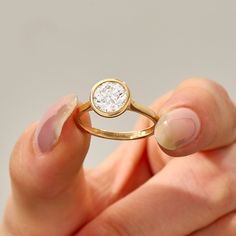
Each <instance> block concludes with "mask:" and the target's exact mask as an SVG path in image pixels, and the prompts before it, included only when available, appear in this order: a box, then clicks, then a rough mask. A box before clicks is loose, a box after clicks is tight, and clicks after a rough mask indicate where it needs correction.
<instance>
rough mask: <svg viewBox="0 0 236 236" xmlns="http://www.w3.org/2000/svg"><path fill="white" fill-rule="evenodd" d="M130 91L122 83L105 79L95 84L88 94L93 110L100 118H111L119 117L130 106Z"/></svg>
mask: <svg viewBox="0 0 236 236" xmlns="http://www.w3.org/2000/svg"><path fill="white" fill-rule="evenodd" d="M130 97H131V96H130V90H129V88H128V86H127V85H126V83H125V82H124V81H121V80H118V79H113V78H111V79H105V80H101V81H99V82H98V83H96V84H95V85H94V86H93V88H92V90H91V93H90V103H91V106H92V108H93V110H94V111H95V112H96V113H97V114H98V115H100V116H103V117H107V118H112V117H116V116H119V115H121V114H122V113H124V112H125V111H126V109H127V108H128V106H129V105H130V99H131V98H130Z"/></svg>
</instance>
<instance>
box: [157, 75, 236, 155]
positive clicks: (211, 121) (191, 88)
mask: <svg viewBox="0 0 236 236" xmlns="http://www.w3.org/2000/svg"><path fill="white" fill-rule="evenodd" d="M159 115H160V116H161V118H160V120H159V122H158V124H157V126H156V130H155V136H156V139H157V141H158V143H159V144H160V145H161V147H162V149H163V150H164V151H165V152H166V153H167V154H169V155H172V156H184V155H188V154H191V153H194V152H196V151H200V150H209V149H214V148H219V147H222V146H225V145H228V144H231V143H232V142H234V141H235V140H236V108H235V105H234V104H233V102H232V101H231V100H230V98H229V96H228V95H227V93H226V91H225V90H224V89H223V88H222V87H221V86H220V85H218V84H216V83H215V82H213V81H210V80H206V79H192V80H187V81H184V82H183V83H182V84H180V85H179V86H178V87H177V88H176V90H175V91H174V92H173V94H172V95H171V97H170V98H169V99H168V100H167V101H166V102H165V103H164V104H163V106H162V109H161V110H160V111H159Z"/></svg>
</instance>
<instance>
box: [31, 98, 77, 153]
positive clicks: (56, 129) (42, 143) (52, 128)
mask: <svg viewBox="0 0 236 236" xmlns="http://www.w3.org/2000/svg"><path fill="white" fill-rule="evenodd" d="M77 104H78V99H77V97H76V96H75V95H69V96H66V97H64V98H62V99H61V100H59V101H58V102H57V103H56V104H54V105H53V106H52V107H51V108H50V109H49V110H48V111H47V112H46V113H45V115H44V116H43V117H42V119H41V120H40V122H39V124H38V127H37V129H36V131H35V136H34V141H35V144H36V146H37V149H38V150H39V151H40V152H41V153H45V152H49V151H51V150H52V148H53V147H54V146H55V144H56V143H57V141H58V139H59V137H60V135H61V131H62V128H63V126H64V124H65V122H66V121H67V119H68V118H69V117H70V115H71V114H72V112H73V111H74V109H75V108H76V106H77Z"/></svg>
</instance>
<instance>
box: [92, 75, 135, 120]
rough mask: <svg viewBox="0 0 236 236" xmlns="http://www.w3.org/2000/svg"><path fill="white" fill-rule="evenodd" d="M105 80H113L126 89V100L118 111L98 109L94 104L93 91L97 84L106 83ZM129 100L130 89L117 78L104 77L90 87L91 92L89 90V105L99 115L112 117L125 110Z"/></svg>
mask: <svg viewBox="0 0 236 236" xmlns="http://www.w3.org/2000/svg"><path fill="white" fill-rule="evenodd" d="M106 82H115V83H119V84H120V85H121V86H122V87H123V88H124V89H125V90H126V91H127V96H128V98H127V101H126V103H125V104H124V105H123V106H122V107H121V108H120V109H119V110H118V111H114V112H103V111H101V110H99V109H98V108H97V107H96V106H95V104H94V102H93V101H94V93H95V91H96V89H97V87H98V86H100V85H101V84H103V83H106ZM130 101H131V95H130V90H129V88H128V86H127V84H126V83H125V82H124V81H122V80H118V79H115V78H108V79H104V80H101V81H99V82H97V83H96V84H95V85H94V86H93V87H92V89H91V92H90V103H91V107H92V109H93V110H94V111H95V112H96V113H97V114H98V115H100V116H103V117H106V118H113V117H117V116H119V115H121V114H122V113H124V112H125V111H126V109H127V108H128V106H129V105H130Z"/></svg>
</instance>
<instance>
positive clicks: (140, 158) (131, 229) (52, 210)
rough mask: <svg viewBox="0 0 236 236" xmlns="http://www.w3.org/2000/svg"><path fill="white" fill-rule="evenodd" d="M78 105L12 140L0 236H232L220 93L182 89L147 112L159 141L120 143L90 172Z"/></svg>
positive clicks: (225, 103)
mask: <svg viewBox="0 0 236 236" xmlns="http://www.w3.org/2000/svg"><path fill="white" fill-rule="evenodd" d="M76 107H77V100H76V98H75V97H74V96H68V97H66V98H64V99H63V100H62V101H60V102H59V103H58V104H56V106H54V107H53V108H51V109H50V110H49V112H48V113H47V114H46V115H45V116H44V118H43V119H42V120H41V122H40V123H39V124H33V125H32V126H31V127H29V128H28V129H27V130H26V131H25V132H24V134H23V135H22V136H21V137H20V139H19V141H18V142H17V144H16V146H15V148H14V150H13V153H12V157H11V161H10V174H11V179H12V194H11V197H10V198H9V201H8V205H7V207H6V211H5V217H4V222H3V226H2V232H3V233H2V235H4V236H5V235H9V236H14V235H17V236H42V235H44V236H70V235H74V236H108V235H109V236H111V235H112V236H116V235H117V236H118V235H119V236H120V235H122V236H128V235H129V236H134V235H135V236H156V235H160V236H184V235H191V236H212V235H214V236H223V235H224V236H233V235H235V232H236V212H235V209H236V187H235V186H236V144H235V141H236V108H235V105H234V104H233V102H232V101H231V100H230V98H229V96H228V95H227V93H226V92H225V90H224V89H223V88H222V87H221V86H220V85H218V84H216V83H215V82H212V81H209V80H204V79H192V80H187V81H184V82H183V83H182V84H180V85H179V86H178V87H177V88H176V89H175V90H174V91H172V92H170V93H168V94H167V95H165V96H164V97H162V98H161V99H159V100H157V101H156V102H155V103H154V104H153V105H152V107H153V109H155V111H156V112H157V113H158V114H159V115H160V116H161V119H160V121H159V122H158V124H157V126H156V130H155V136H156V138H155V137H154V136H153V137H150V138H148V139H142V140H138V141H129V142H122V144H121V145H120V146H119V148H118V149H117V150H115V151H114V153H113V154H112V155H111V156H110V157H109V158H108V159H107V160H105V161H104V162H103V163H102V164H101V165H100V166H98V167H97V168H95V169H91V170H86V169H84V168H83V167H82V163H83V160H84V158H85V156H86V153H87V151H88V148H89V142H90V136H89V135H88V134H87V133H85V132H83V131H81V130H80V129H78V127H77V126H76V124H75V121H74V118H75V116H76V113H77V111H76ZM85 119H87V121H89V116H86V117H85ZM147 123H148V121H146V119H145V118H140V120H139V121H138V123H137V128H142V127H143V126H146V125H148V124H147ZM157 141H158V142H159V144H160V146H159V145H157ZM174 157H178V158H174Z"/></svg>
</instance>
